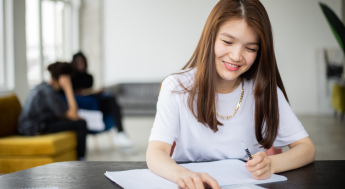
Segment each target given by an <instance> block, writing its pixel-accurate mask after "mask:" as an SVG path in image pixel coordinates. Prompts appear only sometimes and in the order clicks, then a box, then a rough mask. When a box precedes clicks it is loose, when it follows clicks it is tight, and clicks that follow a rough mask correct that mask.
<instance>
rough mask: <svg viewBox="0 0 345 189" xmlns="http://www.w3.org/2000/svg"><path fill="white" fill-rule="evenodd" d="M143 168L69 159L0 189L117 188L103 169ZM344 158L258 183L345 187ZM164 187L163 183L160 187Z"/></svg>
mask: <svg viewBox="0 0 345 189" xmlns="http://www.w3.org/2000/svg"><path fill="white" fill-rule="evenodd" d="M129 169H147V165H146V163H145V162H80V161H69V162H60V163H52V164H48V165H43V166H39V167H35V168H31V169H26V170H23V171H18V172H15V173H10V174H6V175H2V176H0V188H1V189H7V188H8V189H16V188H38V187H53V186H54V187H58V188H59V189H65V188H66V189H74V188H76V189H79V188H83V189H85V188H102V189H103V188H105V189H106V188H121V187H119V186H118V185H117V184H116V183H114V182H112V181H111V180H109V179H108V178H107V177H106V176H105V175H104V173H105V172H106V171H123V170H129ZM344 172H345V161H343V160H339V161H315V162H314V163H311V164H309V165H306V166H304V167H301V168H299V169H296V170H292V171H287V172H283V173H279V175H284V176H286V177H287V178H288V180H287V181H281V182H275V183H268V184H261V185H260V186H262V187H264V188H272V189H275V188H279V189H285V188H289V189H302V188H316V189H318V188H332V189H333V188H342V189H344V188H345V173H344ZM162 188H164V186H162Z"/></svg>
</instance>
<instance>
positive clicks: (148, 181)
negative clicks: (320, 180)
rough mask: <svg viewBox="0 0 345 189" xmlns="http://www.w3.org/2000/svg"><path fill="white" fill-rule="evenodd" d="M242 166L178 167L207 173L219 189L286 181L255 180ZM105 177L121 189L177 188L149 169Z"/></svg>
mask: <svg viewBox="0 0 345 189" xmlns="http://www.w3.org/2000/svg"><path fill="white" fill-rule="evenodd" d="M244 164H245V163H244V162H243V161H240V160H237V159H228V160H221V161H215V162H206V163H187V164H180V165H181V166H183V167H186V168H187V169H189V170H191V171H195V172H204V173H208V174H209V175H210V176H211V177H213V178H214V179H216V180H217V182H218V184H219V185H220V186H221V187H225V186H230V185H235V184H244V183H251V184H263V183H269V182H278V181H284V180H287V178H286V177H284V176H280V175H276V174H272V175H271V177H270V178H269V179H266V180H255V179H254V178H253V177H252V176H251V174H250V173H249V172H248V171H247V170H246V168H245V167H244ZM105 176H107V177H108V178H109V179H110V180H112V181H114V182H116V183H117V184H118V185H120V186H122V187H123V188H148V189H149V188H151V189H158V188H164V189H170V188H171V189H176V188H177V184H175V183H174V182H171V181H169V180H167V179H165V178H162V177H160V176H158V175H156V174H154V173H153V172H151V171H150V170H149V169H135V170H129V171H116V172H109V171H107V172H106V173H105Z"/></svg>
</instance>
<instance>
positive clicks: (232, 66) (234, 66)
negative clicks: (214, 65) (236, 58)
mask: <svg viewBox="0 0 345 189" xmlns="http://www.w3.org/2000/svg"><path fill="white" fill-rule="evenodd" d="M222 62H223V64H224V66H225V68H226V69H228V70H230V71H236V70H238V69H240V67H241V66H240V65H237V64H233V63H229V62H225V61H222Z"/></svg>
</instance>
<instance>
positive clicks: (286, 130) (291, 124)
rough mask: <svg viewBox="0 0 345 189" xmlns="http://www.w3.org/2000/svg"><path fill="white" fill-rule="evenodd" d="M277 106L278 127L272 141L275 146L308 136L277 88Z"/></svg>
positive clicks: (279, 146)
mask: <svg viewBox="0 0 345 189" xmlns="http://www.w3.org/2000/svg"><path fill="white" fill-rule="evenodd" d="M277 93H278V107H279V128H278V135H277V138H276V140H275V141H274V143H273V146H274V147H275V148H282V147H284V146H287V145H289V144H291V143H294V142H296V141H298V140H300V139H303V138H305V137H308V136H309V135H308V133H307V132H306V130H305V129H304V127H303V125H302V123H301V122H300V121H299V120H298V118H297V116H296V115H295V114H294V112H293V111H292V109H291V107H290V105H289V103H288V102H287V101H286V99H285V96H284V94H283V92H282V91H281V90H280V88H279V87H278V88H277Z"/></svg>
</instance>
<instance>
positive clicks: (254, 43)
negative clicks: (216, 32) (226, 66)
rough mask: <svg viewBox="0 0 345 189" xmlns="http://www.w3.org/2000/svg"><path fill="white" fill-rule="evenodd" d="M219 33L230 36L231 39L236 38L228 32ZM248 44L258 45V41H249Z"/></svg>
mask: <svg viewBox="0 0 345 189" xmlns="http://www.w3.org/2000/svg"><path fill="white" fill-rule="evenodd" d="M220 35H224V36H226V37H229V38H231V39H234V40H236V39H237V38H236V37H234V36H232V35H230V34H228V33H225V32H224V33H221V34H220ZM247 44H248V45H259V43H258V42H251V43H247Z"/></svg>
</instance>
